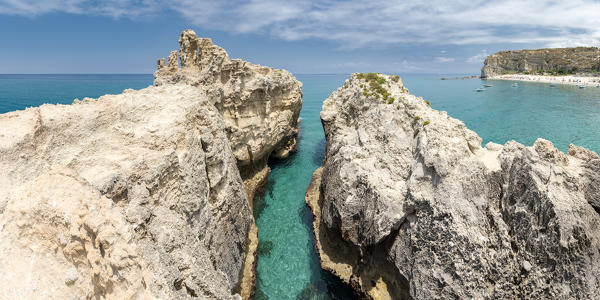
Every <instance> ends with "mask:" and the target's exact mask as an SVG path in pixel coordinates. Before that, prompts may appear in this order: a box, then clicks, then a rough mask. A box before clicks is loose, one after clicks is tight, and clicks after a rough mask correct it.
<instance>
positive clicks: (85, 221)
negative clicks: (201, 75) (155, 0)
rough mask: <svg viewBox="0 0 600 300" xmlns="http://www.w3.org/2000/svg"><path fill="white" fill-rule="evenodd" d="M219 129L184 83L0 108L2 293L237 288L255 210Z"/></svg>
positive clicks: (178, 294) (84, 294)
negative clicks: (70, 102)
mask: <svg viewBox="0 0 600 300" xmlns="http://www.w3.org/2000/svg"><path fill="white" fill-rule="evenodd" d="M225 128H226V126H225V124H224V122H223V120H222V118H221V115H220V113H219V111H218V110H217V109H216V108H215V107H214V106H213V105H212V103H211V101H209V99H208V97H207V96H206V94H204V93H203V92H202V91H200V90H199V89H197V88H194V87H191V86H186V85H166V86H160V87H149V88H146V89H143V90H140V91H133V90H127V91H125V92H124V93H123V94H120V95H106V96H102V97H100V98H99V99H84V100H83V101H75V103H74V104H73V105H43V106H41V107H37V108H29V109H26V110H23V111H16V112H11V113H6V114H2V115H0V170H2V171H1V172H2V176H0V264H1V265H2V266H3V271H2V272H0V294H1V295H2V296H3V297H6V298H8V299H14V298H27V299H74V298H79V299H92V298H93V299H99V298H102V297H104V298H106V299H134V298H135V299H152V298H158V299H183V298H194V297H200V298H202V299H206V298H208V299H230V298H236V297H239V296H236V297H234V296H232V294H233V293H236V292H237V290H238V289H239V284H240V277H241V272H242V267H243V263H244V259H245V258H246V252H247V248H248V243H249V241H248V238H247V237H248V232H249V230H250V228H251V225H252V222H253V219H252V213H251V210H250V206H249V203H248V200H247V197H246V193H245V191H244V186H243V183H242V180H241V177H240V175H239V172H238V169H237V162H236V160H235V157H234V155H233V153H232V151H231V148H230V146H229V139H228V136H227V134H226V132H225Z"/></svg>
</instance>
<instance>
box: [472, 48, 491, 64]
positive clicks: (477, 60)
mask: <svg viewBox="0 0 600 300" xmlns="http://www.w3.org/2000/svg"><path fill="white" fill-rule="evenodd" d="M488 55H489V54H488V53H487V51H486V50H485V49H484V50H481V51H480V52H479V53H477V54H475V55H473V56H471V57H469V58H468V59H467V62H468V63H477V64H480V63H482V62H483V61H484V60H485V59H486V57H488Z"/></svg>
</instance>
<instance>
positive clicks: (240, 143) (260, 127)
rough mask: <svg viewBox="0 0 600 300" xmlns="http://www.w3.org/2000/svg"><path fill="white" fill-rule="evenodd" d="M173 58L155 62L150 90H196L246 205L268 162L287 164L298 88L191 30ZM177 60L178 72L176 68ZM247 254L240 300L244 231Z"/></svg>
mask: <svg viewBox="0 0 600 300" xmlns="http://www.w3.org/2000/svg"><path fill="white" fill-rule="evenodd" d="M179 45H180V48H179V52H177V51H172V52H171V53H170V55H169V57H168V65H167V66H165V60H164V59H160V60H158V69H157V71H156V72H155V73H154V78H155V79H154V85H155V86H163V85H169V84H187V85H191V86H194V87H197V88H198V89H199V90H201V91H202V93H204V94H206V96H207V97H208V99H210V101H211V102H212V103H213V105H214V106H215V107H216V108H217V109H218V111H219V112H220V113H221V116H222V118H223V120H224V122H225V127H226V128H225V132H226V133H227V136H228V138H229V142H230V145H231V149H232V150H233V153H234V155H235V158H236V159H237V164H238V169H239V171H240V174H241V176H242V179H243V181H244V187H245V190H246V194H247V195H248V199H249V200H250V205H251V206H252V200H253V199H254V196H255V195H256V193H257V192H258V191H259V190H260V189H261V188H262V187H263V186H264V185H265V184H266V183H267V179H268V176H269V173H270V168H269V166H268V165H267V160H268V159H269V157H275V158H278V159H284V158H287V157H288V155H289V154H290V153H291V152H292V151H294V149H295V147H296V136H297V134H298V117H299V115H300V109H301V108H302V84H301V83H300V82H299V81H298V80H296V78H295V77H294V76H293V75H292V74H290V73H289V72H288V71H285V70H278V69H273V68H269V67H265V66H259V65H254V64H252V63H249V62H245V61H242V60H240V59H233V60H232V59H229V55H227V52H226V51H225V50H224V49H223V48H221V47H219V46H216V45H214V44H213V43H212V41H211V39H208V38H198V36H197V35H196V33H195V32H194V31H193V30H185V31H183V32H182V33H181V36H180V37H179ZM178 58H179V62H180V66H178V64H177V59H178ZM249 234H250V236H249V240H250V250H249V251H250V252H249V254H248V257H247V259H246V267H245V270H244V271H243V272H244V274H245V275H244V278H243V283H242V290H241V295H242V296H243V297H244V298H249V297H250V296H251V295H252V292H253V286H254V281H255V278H254V267H255V264H256V249H257V246H258V235H257V228H256V226H255V225H254V223H253V224H252V228H251V230H250V233H249Z"/></svg>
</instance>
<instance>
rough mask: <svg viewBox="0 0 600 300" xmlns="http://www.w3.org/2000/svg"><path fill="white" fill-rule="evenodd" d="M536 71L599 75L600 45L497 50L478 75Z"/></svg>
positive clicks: (487, 59) (491, 75)
mask: <svg viewBox="0 0 600 300" xmlns="http://www.w3.org/2000/svg"><path fill="white" fill-rule="evenodd" d="M536 72H548V73H556V74H573V73H594V74H598V73H599V72H600V48H596V47H577V48H554V49H537V50H515V51H500V52H498V53H495V54H492V55H490V56H488V57H487V58H486V59H485V62H484V66H483V68H482V69H481V77H483V78H489V77H493V76H497V75H505V74H514V73H536Z"/></svg>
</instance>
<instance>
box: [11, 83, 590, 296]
mask: <svg viewBox="0 0 600 300" xmlns="http://www.w3.org/2000/svg"><path fill="white" fill-rule="evenodd" d="M400 75H401V76H402V78H403V81H404V83H405V85H406V87H407V88H408V89H409V90H410V91H411V93H412V94H415V95H417V96H422V97H423V98H425V99H426V100H429V101H431V106H432V107H433V108H435V109H438V110H445V111H447V112H448V113H449V114H450V115H451V116H453V117H455V118H458V119H461V120H462V121H463V122H464V123H465V124H466V125H467V126H468V127H469V128H471V129H472V130H474V131H475V132H477V133H478V134H479V136H481V137H482V139H483V140H484V143H486V142H488V141H493V142H496V143H500V144H504V143H505V142H506V141H508V140H513V139H514V140H517V141H518V142H521V143H523V144H525V145H531V144H532V143H533V142H534V141H535V139H536V138H537V137H543V138H545V139H548V140H551V141H552V142H553V143H554V144H555V145H556V146H557V147H558V149H559V150H561V151H563V152H564V151H566V150H567V149H568V145H569V143H574V144H576V145H580V146H584V147H586V148H588V149H591V150H594V151H596V152H600V134H599V133H600V88H585V89H579V88H577V87H576V86H557V87H553V88H552V87H549V85H548V84H541V83H525V82H519V86H518V87H512V86H511V84H512V82H510V81H487V82H483V81H481V80H479V79H469V80H444V81H443V80H440V78H441V77H442V76H444V77H449V76H448V75H412V74H407V75H402V74H400ZM347 76H348V75H297V78H298V80H300V81H302V82H303V92H304V99H303V102H304V105H303V108H302V112H301V114H300V117H301V119H302V122H301V123H300V138H299V148H298V151H297V152H296V153H295V154H293V155H292V156H291V157H290V158H289V159H287V160H285V161H271V162H270V164H271V167H272V173H271V176H270V177H269V182H268V184H267V187H266V191H265V194H264V195H263V196H262V197H260V198H259V199H257V200H256V202H255V206H254V207H255V211H254V215H255V217H256V222H257V225H258V228H259V261H258V282H257V294H256V297H255V299H347V298H351V293H350V291H349V290H348V288H347V287H345V286H344V285H342V284H341V283H340V282H339V281H338V280H336V278H334V277H333V276H332V275H331V274H328V273H327V272H324V271H322V270H321V269H320V267H319V262H318V259H317V257H316V254H315V251H314V242H313V239H312V231H311V228H312V227H311V222H312V216H311V215H310V212H309V211H308V209H307V208H306V206H305V204H304V192H305V189H306V187H307V186H308V183H309V181H310V179H311V176H312V172H313V171H314V170H315V169H316V168H317V167H318V166H319V165H320V164H321V161H322V159H323V154H324V151H325V140H324V134H323V130H322V128H321V122H320V119H319V111H320V110H321V103H322V102H323V100H324V99H325V98H327V97H328V96H329V94H330V93H331V92H332V91H333V90H335V89H337V88H338V87H339V86H341V85H342V84H343V82H344V80H345V79H346V78H347ZM453 76H459V75H453ZM483 83H487V84H493V85H494V86H493V87H490V88H486V89H485V91H484V92H475V89H476V88H478V87H480V86H481V85H482V84H483ZM151 84H152V75H0V113H4V112H7V111H12V110H17V109H24V108H25V107H28V106H38V105H40V104H42V103H64V104H68V103H71V102H72V101H73V99H74V98H80V99H81V98H83V97H98V96H101V95H103V94H107V93H120V92H121V91H122V90H123V89H126V88H134V89H139V88H143V87H146V86H148V85H151Z"/></svg>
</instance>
